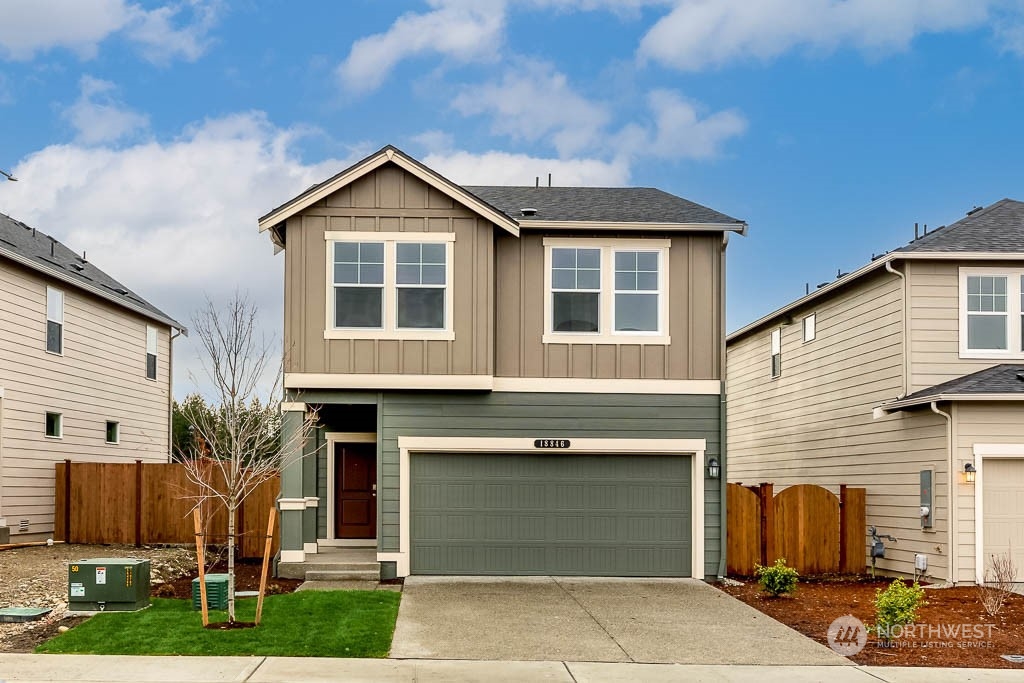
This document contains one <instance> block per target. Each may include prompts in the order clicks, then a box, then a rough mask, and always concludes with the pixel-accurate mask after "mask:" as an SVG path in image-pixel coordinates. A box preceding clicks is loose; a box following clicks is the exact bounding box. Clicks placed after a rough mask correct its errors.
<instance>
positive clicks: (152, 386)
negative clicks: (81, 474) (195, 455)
mask: <svg viewBox="0 0 1024 683" xmlns="http://www.w3.org/2000/svg"><path fill="white" fill-rule="evenodd" d="M180 331H183V328H182V326H181V325H180V324H178V323H176V322H175V321H174V320H172V319H171V318H169V317H167V316H166V315H164V314H163V313H161V312H160V311H158V310H157V309H156V308H154V307H153V306H152V305H150V304H149V303H147V302H146V301H145V300H143V299H142V298H141V297H139V296H138V295H137V294H135V293H133V292H132V291H130V290H129V289H128V288H127V287H125V286H123V285H122V284H120V283H119V282H117V281H116V280H114V279H112V278H111V277H110V276H109V275H107V274H105V273H103V272H102V271H101V270H99V269H98V268H97V267H96V266H94V265H93V264H92V263H90V262H89V261H87V260H86V259H85V255H84V254H81V255H79V254H76V253H74V252H72V251H71V250H70V249H68V248H67V247H66V246H64V245H63V244H61V243H60V242H58V241H57V240H55V239H53V238H52V237H50V236H49V235H45V234H43V233H42V232H39V231H38V230H36V229H35V228H32V227H30V226H27V225H25V224H24V223H21V222H20V221H17V220H15V219H13V218H10V217H9V216H5V215H3V214H0V528H4V529H5V531H4V532H2V535H6V528H7V527H9V530H10V534H11V535H12V536H13V537H15V538H17V540H19V541H25V540H33V539H34V538H45V537H46V536H48V535H50V534H52V532H53V528H54V527H53V512H54V463H56V462H60V461H62V460H65V459H70V460H72V461H75V462H100V461H103V462H125V463H130V462H134V461H135V460H136V459H141V460H143V461H149V462H166V461H167V457H168V452H169V448H170V445H169V444H170V441H169V438H168V435H169V433H170V430H169V421H170V398H171V379H170V378H171V339H172V337H173V335H176V334H177V333H178V332H180ZM111 514H117V511H112V512H111Z"/></svg>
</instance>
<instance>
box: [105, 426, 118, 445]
mask: <svg viewBox="0 0 1024 683" xmlns="http://www.w3.org/2000/svg"><path fill="white" fill-rule="evenodd" d="M111 424H114V425H115V427H114V429H115V431H116V432H117V438H116V439H114V440H113V441H108V440H107V430H108V429H109V427H110V425H111ZM103 443H105V444H107V445H108V446H117V445H118V444H120V443H121V421H120V420H107V421H105V422H104V423H103Z"/></svg>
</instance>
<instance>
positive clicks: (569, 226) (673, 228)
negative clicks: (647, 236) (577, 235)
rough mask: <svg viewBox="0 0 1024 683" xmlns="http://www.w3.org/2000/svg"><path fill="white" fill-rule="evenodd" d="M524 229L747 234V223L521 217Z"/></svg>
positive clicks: (521, 225)
mask: <svg viewBox="0 0 1024 683" xmlns="http://www.w3.org/2000/svg"><path fill="white" fill-rule="evenodd" d="M519 226H520V227H521V228H523V229H528V228H535V229H543V230H617V231H629V232H633V231H637V230H643V231H645V232H646V231H663V232H720V231H724V232H738V233H740V234H741V235H746V234H747V224H746V223H652V222H632V221H546V220H530V219H528V218H523V219H520V221H519Z"/></svg>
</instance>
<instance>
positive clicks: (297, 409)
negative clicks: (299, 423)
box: [281, 401, 306, 413]
mask: <svg viewBox="0 0 1024 683" xmlns="http://www.w3.org/2000/svg"><path fill="white" fill-rule="evenodd" d="M281 412H282V413H304V412H306V404H305V403H299V402H295V401H281Z"/></svg>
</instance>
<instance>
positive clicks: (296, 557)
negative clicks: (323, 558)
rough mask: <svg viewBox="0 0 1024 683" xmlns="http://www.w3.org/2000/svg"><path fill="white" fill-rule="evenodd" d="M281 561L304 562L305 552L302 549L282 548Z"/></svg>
mask: <svg viewBox="0 0 1024 683" xmlns="http://www.w3.org/2000/svg"><path fill="white" fill-rule="evenodd" d="M281 561H282V562H305V561H306V552H305V551H304V550H282V551H281Z"/></svg>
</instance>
